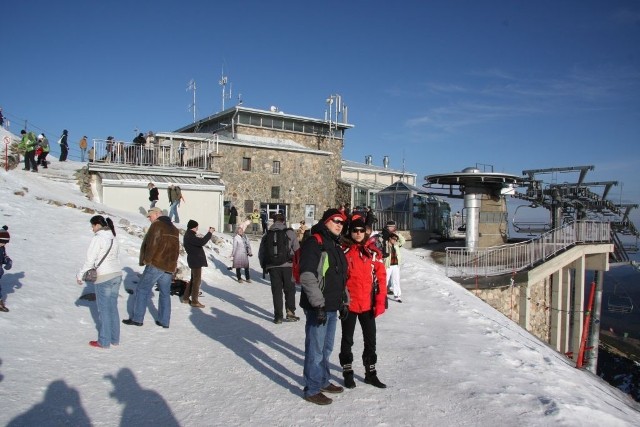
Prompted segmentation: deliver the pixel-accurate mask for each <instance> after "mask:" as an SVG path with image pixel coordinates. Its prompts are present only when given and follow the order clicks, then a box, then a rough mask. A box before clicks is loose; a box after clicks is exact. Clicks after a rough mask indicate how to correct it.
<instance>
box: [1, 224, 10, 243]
mask: <svg viewBox="0 0 640 427" xmlns="http://www.w3.org/2000/svg"><path fill="white" fill-rule="evenodd" d="M0 243H9V227H7V226H6V225H4V226H2V228H0Z"/></svg>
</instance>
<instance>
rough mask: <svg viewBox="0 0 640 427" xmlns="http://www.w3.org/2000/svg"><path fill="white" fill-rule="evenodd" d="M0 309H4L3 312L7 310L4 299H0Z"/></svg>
mask: <svg viewBox="0 0 640 427" xmlns="http://www.w3.org/2000/svg"><path fill="white" fill-rule="evenodd" d="M0 311H4V312H5V313H6V312H8V311H9V309H8V308H7V307H5V305H4V301H2V300H1V299H0Z"/></svg>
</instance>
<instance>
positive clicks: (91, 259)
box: [76, 215, 122, 348]
mask: <svg viewBox="0 0 640 427" xmlns="http://www.w3.org/2000/svg"><path fill="white" fill-rule="evenodd" d="M89 222H90V223H91V229H92V230H93V232H94V236H93V240H91V244H90V245H89V249H88V250H87V259H86V261H85V262H84V265H83V266H82V268H81V269H80V271H78V274H77V276H76V280H77V282H78V284H79V285H82V284H83V283H84V281H83V280H82V276H83V275H84V273H85V272H86V271H87V270H89V269H91V268H94V267H95V266H96V265H98V263H99V262H100V260H101V259H102V258H103V257H104V261H102V263H101V264H100V265H99V266H98V267H97V272H98V277H97V279H96V281H95V289H96V304H97V306H98V323H99V325H98V340H97V341H89V345H90V346H92V347H98V348H109V347H110V346H111V345H118V344H120V315H119V313H118V293H119V291H120V283H121V282H122V267H121V266H120V260H119V254H120V247H119V246H118V240H117V239H116V237H115V236H116V231H115V228H114V226H113V221H111V218H106V219H105V218H104V217H103V216H102V215H96V216H94V217H92V218H91V220H89ZM105 254H106V257H105Z"/></svg>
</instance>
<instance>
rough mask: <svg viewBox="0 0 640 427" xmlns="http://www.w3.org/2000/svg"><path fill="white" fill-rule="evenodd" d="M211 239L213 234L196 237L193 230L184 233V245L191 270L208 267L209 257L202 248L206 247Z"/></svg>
mask: <svg viewBox="0 0 640 427" xmlns="http://www.w3.org/2000/svg"><path fill="white" fill-rule="evenodd" d="M210 239H211V232H209V233H207V234H205V235H204V236H202V237H198V236H196V233H195V231H193V230H187V231H186V232H185V233H184V238H183V239H182V245H183V246H184V250H185V251H187V264H188V265H189V268H201V267H206V266H207V265H208V264H207V256H206V255H205V254H204V249H203V248H202V247H203V246H204V245H206V244H207V242H208V241H209V240H210Z"/></svg>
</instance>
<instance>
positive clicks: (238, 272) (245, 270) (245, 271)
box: [236, 267, 251, 280]
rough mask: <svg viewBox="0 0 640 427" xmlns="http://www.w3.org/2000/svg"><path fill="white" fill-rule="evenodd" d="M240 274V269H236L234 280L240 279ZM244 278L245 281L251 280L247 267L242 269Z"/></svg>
mask: <svg viewBox="0 0 640 427" xmlns="http://www.w3.org/2000/svg"><path fill="white" fill-rule="evenodd" d="M241 272H242V268H236V278H237V279H238V280H240V279H242V274H241ZM244 278H245V279H247V280H251V277H250V276H249V267H246V268H245V269H244Z"/></svg>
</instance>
